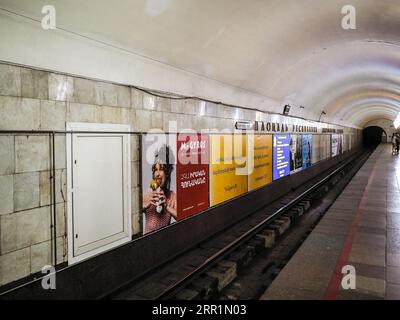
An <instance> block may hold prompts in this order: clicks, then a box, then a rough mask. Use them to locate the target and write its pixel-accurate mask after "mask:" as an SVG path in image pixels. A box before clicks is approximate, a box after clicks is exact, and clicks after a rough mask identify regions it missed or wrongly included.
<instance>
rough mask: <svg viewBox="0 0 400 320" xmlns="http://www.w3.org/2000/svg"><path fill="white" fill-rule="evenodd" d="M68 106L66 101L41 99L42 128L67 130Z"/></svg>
mask: <svg viewBox="0 0 400 320" xmlns="http://www.w3.org/2000/svg"><path fill="white" fill-rule="evenodd" d="M66 114H67V106H66V103H65V102H58V101H48V100H41V101H40V129H41V130H49V131H50V130H60V131H62V130H65V117H66Z"/></svg>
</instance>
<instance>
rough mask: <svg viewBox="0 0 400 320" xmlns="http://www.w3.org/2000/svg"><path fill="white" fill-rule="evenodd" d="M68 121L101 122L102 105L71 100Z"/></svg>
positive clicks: (68, 108)
mask: <svg viewBox="0 0 400 320" xmlns="http://www.w3.org/2000/svg"><path fill="white" fill-rule="evenodd" d="M67 122H94V123H100V122H101V107H99V106H95V105H91V104H81V103H74V102H69V103H68V104H67Z"/></svg>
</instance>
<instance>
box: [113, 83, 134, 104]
mask: <svg viewBox="0 0 400 320" xmlns="http://www.w3.org/2000/svg"><path fill="white" fill-rule="evenodd" d="M114 88H115V91H116V93H117V106H118V107H124V108H130V107H131V89H130V87H128V86H120V85H114Z"/></svg>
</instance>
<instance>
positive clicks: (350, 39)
mask: <svg viewBox="0 0 400 320" xmlns="http://www.w3.org/2000/svg"><path fill="white" fill-rule="evenodd" d="M48 2H49V1H47V0H0V7H1V8H3V9H6V10H9V11H11V12H13V13H18V14H22V15H24V16H27V17H31V18H33V19H36V20H38V21H40V19H41V18H42V15H41V12H40V10H38V7H41V6H43V5H46V4H48ZM51 4H52V5H54V6H55V7H56V9H57V26H58V27H61V28H62V29H65V30H68V31H70V32H73V33H75V34H79V35H82V36H85V37H88V38H91V39H95V40H98V41H101V42H102V43H106V44H108V45H112V46H117V47H118V48H123V49H124V50H127V51H129V52H131V53H135V54H138V55H141V56H144V57H146V58H148V59H150V60H155V61H158V62H161V63H163V64H166V65H169V66H173V67H176V68H178V69H181V70H184V71H185V72H190V73H192V74H193V75H195V76H201V77H204V78H208V79H213V80H217V81H219V82H221V83H224V84H227V85H229V86H231V87H232V88H233V89H235V88H240V89H243V90H245V91H248V92H250V93H256V94H258V95H260V96H262V97H266V98H272V99H273V100H274V101H277V102H278V103H276V104H273V105H271V106H269V107H268V109H269V110H270V111H274V112H282V106H283V104H285V103H289V104H291V105H292V106H293V108H292V110H291V114H292V115H297V116H301V117H306V118H310V119H316V120H317V119H320V118H321V119H322V120H325V121H330V122H334V123H341V124H346V125H352V126H359V127H363V126H364V125H365V124H366V123H367V122H368V121H371V120H373V119H380V118H383V119H390V120H393V119H394V118H395V117H396V116H397V115H398V113H399V111H400V105H399V101H400V99H399V98H400V50H399V49H400V48H399V44H400V3H399V1H398V0H380V1H376V0H355V1H351V0H329V1H326V0H302V1H298V0H280V1H275V0H264V1H261V0H251V1H249V0H202V1H198V0H119V1H117V2H115V1H106V0H85V1H81V0H68V1H62V0H52V1H51ZM344 5H353V6H354V7H355V9H356V30H344V29H343V28H342V27H341V21H342V18H343V16H344V14H342V13H341V9H342V7H343V6H344ZM0 18H1V15H0ZM0 32H1V31H0ZM115 72H118V70H115ZM166 81H167V80H166ZM151 89H158V88H151ZM194 93H195V92H194ZM300 106H304V108H300ZM322 111H324V112H325V113H326V114H322Z"/></svg>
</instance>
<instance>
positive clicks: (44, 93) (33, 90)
mask: <svg viewBox="0 0 400 320" xmlns="http://www.w3.org/2000/svg"><path fill="white" fill-rule="evenodd" d="M21 95H22V97H25V98H34V99H48V97H49V89H48V73H47V72H46V71H39V70H34V69H27V68H21Z"/></svg>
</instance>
